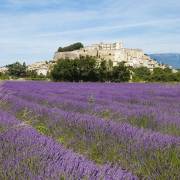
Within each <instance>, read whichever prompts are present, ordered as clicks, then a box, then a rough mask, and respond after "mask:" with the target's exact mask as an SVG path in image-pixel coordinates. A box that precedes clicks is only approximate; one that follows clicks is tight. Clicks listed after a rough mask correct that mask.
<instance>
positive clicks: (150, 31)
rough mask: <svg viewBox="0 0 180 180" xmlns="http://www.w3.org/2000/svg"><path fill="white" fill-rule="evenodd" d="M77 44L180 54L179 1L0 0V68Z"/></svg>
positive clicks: (47, 55) (45, 57) (39, 59)
mask: <svg viewBox="0 0 180 180" xmlns="http://www.w3.org/2000/svg"><path fill="white" fill-rule="evenodd" d="M77 41H81V42H83V43H84V44H91V43H94V42H100V41H105V42H109V41H110V42H111V41H123V42H124V46H125V47H132V48H141V49H143V50H144V51H145V52H146V53H164V52H179V53H180V1H179V0H151V1H150V0H141V1H140V0H99V1H97V0H39V1H38V0H0V66H2V65H5V64H8V63H12V62H14V61H17V60H19V61H26V62H27V63H28V64H29V63H32V62H36V61H41V60H50V59H52V57H53V54H54V52H55V51H56V49H57V48H58V47H59V46H64V45H68V44H70V43H73V42H77Z"/></svg>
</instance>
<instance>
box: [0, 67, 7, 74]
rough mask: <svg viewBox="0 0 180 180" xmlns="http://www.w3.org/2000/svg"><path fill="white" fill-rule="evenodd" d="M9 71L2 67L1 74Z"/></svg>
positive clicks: (0, 68)
mask: <svg viewBox="0 0 180 180" xmlns="http://www.w3.org/2000/svg"><path fill="white" fill-rule="evenodd" d="M7 71H8V68H7V67H0V73H6V72H7Z"/></svg>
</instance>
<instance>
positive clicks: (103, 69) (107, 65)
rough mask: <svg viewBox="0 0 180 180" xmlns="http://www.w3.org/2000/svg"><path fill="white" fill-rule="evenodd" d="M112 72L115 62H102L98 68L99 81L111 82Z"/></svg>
mask: <svg viewBox="0 0 180 180" xmlns="http://www.w3.org/2000/svg"><path fill="white" fill-rule="evenodd" d="M112 71H113V62H112V61H111V60H109V61H106V60H102V61H101V62H100V65H99V68H98V73H99V80H100V81H101V82H105V81H110V80H111V78H112Z"/></svg>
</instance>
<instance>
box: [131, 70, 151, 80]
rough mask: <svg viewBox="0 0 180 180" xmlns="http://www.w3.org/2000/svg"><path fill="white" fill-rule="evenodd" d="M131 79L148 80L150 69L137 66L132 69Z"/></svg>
mask: <svg viewBox="0 0 180 180" xmlns="http://www.w3.org/2000/svg"><path fill="white" fill-rule="evenodd" d="M132 71H133V81H149V78H150V76H151V71H150V70H149V69H148V68H147V67H138V68H134V69H133V70H132Z"/></svg>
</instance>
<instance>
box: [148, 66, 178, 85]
mask: <svg viewBox="0 0 180 180" xmlns="http://www.w3.org/2000/svg"><path fill="white" fill-rule="evenodd" d="M150 80H151V81H155V82H170V81H176V74H175V73H173V72H172V70H171V69H170V68H165V69H162V68H154V70H153V73H152V75H151V77H150Z"/></svg>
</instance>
